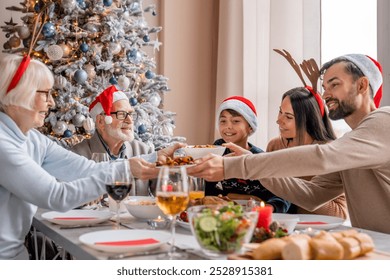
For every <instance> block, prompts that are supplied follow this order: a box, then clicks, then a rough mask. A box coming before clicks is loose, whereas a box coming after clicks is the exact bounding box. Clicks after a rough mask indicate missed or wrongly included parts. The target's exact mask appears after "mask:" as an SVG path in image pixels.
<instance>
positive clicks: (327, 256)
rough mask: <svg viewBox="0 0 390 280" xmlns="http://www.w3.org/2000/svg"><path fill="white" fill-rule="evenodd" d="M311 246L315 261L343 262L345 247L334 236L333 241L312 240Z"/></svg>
mask: <svg viewBox="0 0 390 280" xmlns="http://www.w3.org/2000/svg"><path fill="white" fill-rule="evenodd" d="M330 236H331V235H330ZM310 245H311V247H312V250H313V256H314V259H315V260H341V259H342V258H343V255H344V250H343V246H341V244H340V243H338V242H337V241H336V239H334V238H333V236H332V239H330V238H328V237H326V238H312V239H311V240H310Z"/></svg>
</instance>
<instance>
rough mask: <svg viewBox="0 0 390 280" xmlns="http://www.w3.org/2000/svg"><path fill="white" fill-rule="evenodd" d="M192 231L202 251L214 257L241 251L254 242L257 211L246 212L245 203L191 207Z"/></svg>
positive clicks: (190, 220) (188, 211) (189, 216)
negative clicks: (244, 246)
mask: <svg viewBox="0 0 390 280" xmlns="http://www.w3.org/2000/svg"><path fill="white" fill-rule="evenodd" d="M187 215H188V219H189V223H190V226H191V231H192V233H193V235H194V236H195V238H196V241H197V242H198V244H199V246H200V247H201V248H202V251H203V252H204V253H205V254H206V255H208V256H210V257H216V258H218V257H223V256H226V255H228V254H233V253H238V252H239V251H240V250H241V248H242V245H243V244H244V243H248V242H250V240H251V238H252V234H253V231H254V229H255V227H256V223H257V218H258V214H257V212H244V210H243V208H242V206H241V205H233V204H229V205H199V206H193V207H190V208H188V209H187Z"/></svg>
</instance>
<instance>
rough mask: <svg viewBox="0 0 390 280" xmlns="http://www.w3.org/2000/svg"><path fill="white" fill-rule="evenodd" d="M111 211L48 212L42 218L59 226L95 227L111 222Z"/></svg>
mask: <svg viewBox="0 0 390 280" xmlns="http://www.w3.org/2000/svg"><path fill="white" fill-rule="evenodd" d="M111 217H112V214H111V213H110V212H109V211H97V210H70V211H68V212H55V211H52V212H46V213H43V214H42V218H43V219H45V220H48V221H49V222H52V223H53V224H57V225H93V224H98V223H102V222H104V221H107V220H109V219H110V218H111Z"/></svg>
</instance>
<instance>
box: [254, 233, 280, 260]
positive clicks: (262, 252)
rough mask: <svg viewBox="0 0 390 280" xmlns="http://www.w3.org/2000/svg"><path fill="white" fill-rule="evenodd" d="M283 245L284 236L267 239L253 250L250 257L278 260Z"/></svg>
mask: <svg viewBox="0 0 390 280" xmlns="http://www.w3.org/2000/svg"><path fill="white" fill-rule="evenodd" d="M285 245H286V241H285V240H284V238H271V239H267V240H265V241H264V242H262V243H260V245H259V246H258V247H257V248H256V249H254V250H253V252H252V257H253V259H255V260H280V259H281V258H282V250H283V247H284V246H285Z"/></svg>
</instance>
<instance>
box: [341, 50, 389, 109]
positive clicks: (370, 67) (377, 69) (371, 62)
mask: <svg viewBox="0 0 390 280" xmlns="http://www.w3.org/2000/svg"><path fill="white" fill-rule="evenodd" d="M340 58H344V59H346V60H348V61H350V62H352V63H353V64H355V65H356V66H357V67H358V68H359V69H360V71H362V72H363V74H364V76H366V77H367V78H368V80H369V81H370V86H371V88H372V91H373V93H374V103H375V105H376V107H379V105H380V102H381V99H382V85H383V77H382V72H383V71H382V66H381V65H380V63H379V62H378V61H376V60H375V59H373V58H371V57H369V56H368V55H363V54H347V55H343V56H341V57H340Z"/></svg>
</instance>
